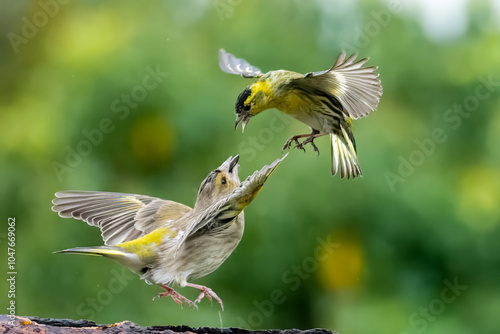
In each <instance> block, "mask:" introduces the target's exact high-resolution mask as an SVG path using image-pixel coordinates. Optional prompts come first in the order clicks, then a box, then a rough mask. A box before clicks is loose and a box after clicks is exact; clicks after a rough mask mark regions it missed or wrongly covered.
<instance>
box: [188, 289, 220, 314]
mask: <svg viewBox="0 0 500 334" xmlns="http://www.w3.org/2000/svg"><path fill="white" fill-rule="evenodd" d="M203 297H207V299H208V300H209V301H210V303H212V298H213V299H215V300H217V302H219V304H220V307H221V308H222V310H223V311H224V304H223V303H222V300H221V299H220V298H219V296H217V294H216V293H215V292H213V290H212V289H210V288H207V287H202V288H200V294H199V296H198V298H196V300H195V301H194V302H195V303H200V302H201V300H202V299H203Z"/></svg>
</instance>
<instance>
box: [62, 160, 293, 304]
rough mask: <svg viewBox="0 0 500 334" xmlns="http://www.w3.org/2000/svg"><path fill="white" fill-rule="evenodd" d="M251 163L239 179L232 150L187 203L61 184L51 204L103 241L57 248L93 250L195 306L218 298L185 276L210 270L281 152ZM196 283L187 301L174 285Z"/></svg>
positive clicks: (236, 235) (234, 239) (237, 234)
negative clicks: (97, 232) (253, 166)
mask: <svg viewBox="0 0 500 334" xmlns="http://www.w3.org/2000/svg"><path fill="white" fill-rule="evenodd" d="M285 157H286V156H284V157H283V158H281V159H277V160H275V161H274V162H273V163H272V164H270V165H266V166H264V167H263V168H262V169H261V170H260V171H255V172H254V173H253V174H252V175H251V176H249V177H247V179H246V180H245V181H243V182H242V183H240V179H239V177H238V159H239V156H238V155H237V156H235V157H230V158H229V159H227V160H226V161H225V162H224V163H223V164H222V165H220V166H219V167H218V168H217V169H215V170H213V171H212V172H210V174H208V176H207V177H206V178H205V180H203V182H202V183H201V186H200V188H199V191H198V195H197V198H196V203H195V205H194V208H190V207H188V206H186V205H183V204H180V203H177V202H174V201H169V200H163V199H160V198H156V197H150V196H144V195H134V194H123V193H110V192H97V191H62V192H58V193H56V194H55V196H56V198H55V199H54V200H53V201H52V203H53V204H54V206H53V207H52V210H53V211H55V212H57V213H59V216H61V217H63V218H75V219H79V220H83V221H84V222H86V223H87V224H89V225H91V226H96V227H98V228H99V229H100V230H101V234H102V238H103V239H104V243H105V246H97V247H77V248H70V249H66V250H63V251H59V252H57V253H74V254H88V255H100V256H104V257H107V258H110V259H113V260H115V261H118V262H119V263H121V264H123V265H125V266H127V267H129V268H130V269H131V270H132V271H133V272H135V273H137V274H138V275H140V277H141V278H142V279H144V280H146V282H147V283H149V284H157V285H159V286H161V287H162V288H163V289H165V292H163V293H160V294H159V295H158V296H159V297H166V296H171V297H172V298H173V300H174V301H175V302H177V303H178V304H181V305H182V303H183V302H186V303H188V304H189V305H191V306H194V307H197V305H196V304H197V303H199V302H200V301H201V300H202V299H203V297H205V296H206V297H207V298H208V299H209V300H210V301H211V300H212V298H215V299H216V300H217V301H218V302H219V303H220V305H221V307H223V304H222V300H221V299H220V298H219V297H218V296H217V295H216V294H215V292H213V291H212V290H211V289H210V288H208V287H205V286H202V285H197V284H192V283H190V281H191V280H193V279H196V278H199V277H202V276H205V275H208V274H210V273H211V272H213V271H214V270H216V269H217V268H218V267H219V266H220V265H221V264H222V263H223V262H224V261H225V260H226V259H227V258H228V257H229V255H231V253H232V252H233V251H234V249H235V248H236V246H237V245H238V243H239V242H240V240H241V238H242V236H243V229H244V214H243V209H244V208H245V207H246V206H247V205H248V204H250V202H252V200H253V199H254V197H255V196H256V195H257V193H258V192H259V191H260V190H261V188H262V186H263V185H264V182H265V181H266V180H267V178H268V177H269V176H270V175H271V173H272V172H273V171H274V170H275V169H276V167H277V166H278V165H279V164H280V163H281V161H282V160H283V159H284V158H285ZM174 284H178V285H179V286H180V287H186V286H188V287H192V288H195V289H198V290H200V294H199V296H198V298H197V299H196V300H195V301H194V302H193V301H191V300H189V299H188V298H186V297H184V296H182V295H181V294H179V293H178V292H177V291H175V290H174V289H173V285H174Z"/></svg>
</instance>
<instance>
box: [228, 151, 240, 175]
mask: <svg viewBox="0 0 500 334" xmlns="http://www.w3.org/2000/svg"><path fill="white" fill-rule="evenodd" d="M239 160H240V155H239V154H236V156H235V157H234V158H233V159H231V161H230V162H229V173H232V172H233V169H234V167H236V166H238V161H239Z"/></svg>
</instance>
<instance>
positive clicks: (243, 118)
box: [234, 114, 250, 132]
mask: <svg viewBox="0 0 500 334" xmlns="http://www.w3.org/2000/svg"><path fill="white" fill-rule="evenodd" d="M249 120H250V117H248V116H244V115H243V114H240V115H237V116H236V123H235V124H234V130H235V131H236V130H237V129H238V124H240V123H241V132H245V128H246V126H247V124H248V121H249Z"/></svg>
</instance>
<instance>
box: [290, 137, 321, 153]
mask: <svg viewBox="0 0 500 334" xmlns="http://www.w3.org/2000/svg"><path fill="white" fill-rule="evenodd" d="M316 137H317V136H315V135H311V136H309V137H308V138H307V139H306V140H304V141H303V142H302V143H300V144H297V145H296V146H295V147H296V148H299V149H301V150H303V151H304V152H305V151H306V149H305V148H304V145H307V144H311V146H312V147H313V148H314V151H315V152H316V153H318V155H319V149H318V147H317V146H316V144H315V143H314V139H315V138H316Z"/></svg>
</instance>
